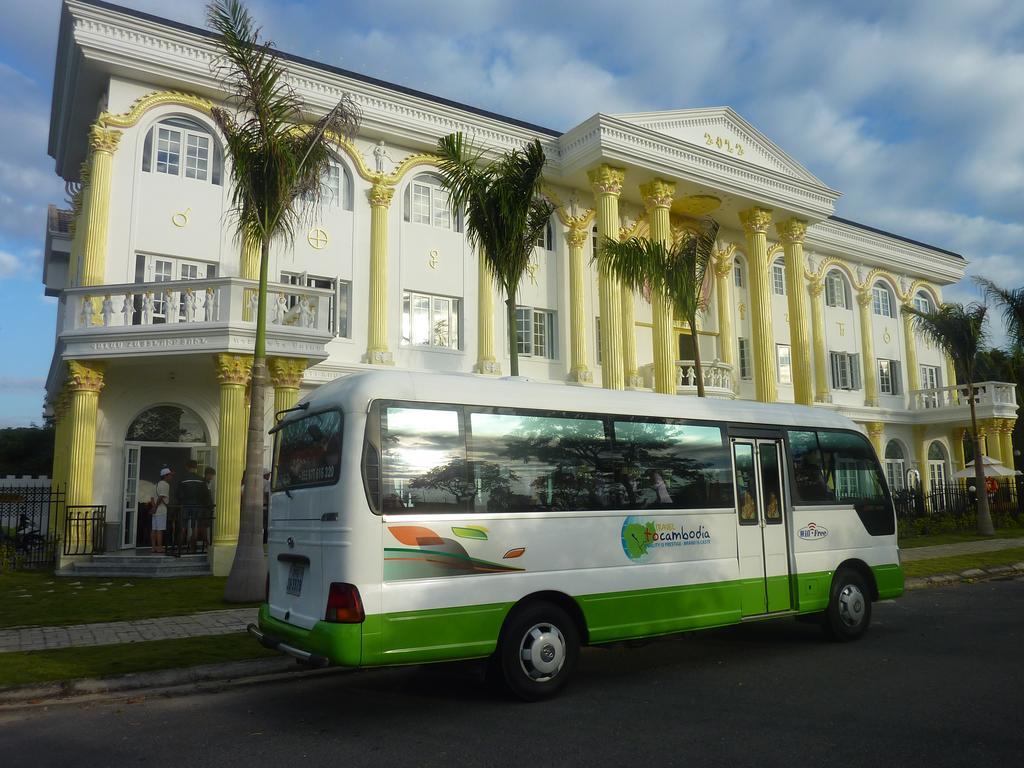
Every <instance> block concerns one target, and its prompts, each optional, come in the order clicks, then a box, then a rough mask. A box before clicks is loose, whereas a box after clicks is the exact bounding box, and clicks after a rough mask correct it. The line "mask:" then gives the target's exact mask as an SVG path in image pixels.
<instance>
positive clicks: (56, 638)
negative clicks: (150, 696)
mask: <svg viewBox="0 0 1024 768" xmlns="http://www.w3.org/2000/svg"><path fill="white" fill-rule="evenodd" d="M258 610H259V609H257V608H235V609H232V610H228V611H208V612H206V613H193V614H190V615H187V616H167V617H164V618H161V619H139V620H138V621H111V622H104V623H101V624H74V625H71V626H67V627H27V628H24V629H0V653H10V652H13V651H43V650H47V651H48V650H52V649H54V648H82V647H85V646H92V645H117V644H119V643H138V642H142V641H144V640H175V639H178V638H182V637H201V636H203V635H228V634H231V633H232V632H244V631H245V627H246V625H248V624H251V623H253V622H255V621H256V614H257V613H258Z"/></svg>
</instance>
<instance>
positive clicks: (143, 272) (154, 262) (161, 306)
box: [132, 253, 217, 325]
mask: <svg viewBox="0 0 1024 768" xmlns="http://www.w3.org/2000/svg"><path fill="white" fill-rule="evenodd" d="M216 276H217V265H216V264H207V263H206V262H202V261H193V260H191V259H179V258H175V257H172V256H158V255H155V254H144V253H138V254H136V255H135V282H136V283H137V284H138V283H169V282H173V281H176V280H208V279H210V278H214V277H216ZM166 298H167V297H166V295H165V292H164V291H162V290H154V291H153V304H152V318H151V319H150V322H152V323H165V322H168V321H169V317H168V312H167V309H168V307H167V301H166ZM143 299H144V297H143V295H142V294H141V293H137V294H136V295H135V297H134V299H133V304H134V311H133V314H132V323H133V324H134V325H138V324H140V323H141V322H143V320H142V309H143ZM172 301H173V297H172ZM186 303H187V302H186V296H185V295H184V294H181V293H179V296H178V300H177V312H176V313H175V312H172V313H171V314H172V315H173V317H172V318H170V319H176V320H177V321H178V322H186V321H188V320H189V319H190V318H188V316H187V315H186ZM171 308H172V309H173V308H174V307H173V305H172V307H171Z"/></svg>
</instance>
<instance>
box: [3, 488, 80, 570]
mask: <svg viewBox="0 0 1024 768" xmlns="http://www.w3.org/2000/svg"><path fill="white" fill-rule="evenodd" d="M64 501H65V498H64V490H63V489H61V488H58V487H45V486H44V487H21V486H0V560H2V562H3V569H8V568H10V569H15V570H19V569H30V568H51V567H53V565H54V563H55V562H56V559H57V551H58V544H59V542H60V536H59V533H58V526H59V523H60V519H61V517H62V514H63V512H64Z"/></svg>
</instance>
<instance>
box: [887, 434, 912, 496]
mask: <svg viewBox="0 0 1024 768" xmlns="http://www.w3.org/2000/svg"><path fill="white" fill-rule="evenodd" d="M906 470H907V464H906V459H904V457H903V446H901V445H900V444H899V443H898V442H897V441H895V440H890V441H889V444H888V445H886V446H885V477H886V479H887V480H888V481H889V489H890V490H891V491H894V492H895V491H902V490H903V489H904V488H905V487H906Z"/></svg>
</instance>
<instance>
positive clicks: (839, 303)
mask: <svg viewBox="0 0 1024 768" xmlns="http://www.w3.org/2000/svg"><path fill="white" fill-rule="evenodd" d="M825 304H826V305H827V306H829V307H838V308H840V309H849V308H850V299H849V294H848V292H847V289H846V281H845V280H844V279H843V276H842V275H841V274H840V273H839V272H838V270H832V271H831V272H829V273H828V274H827V275H825Z"/></svg>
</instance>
